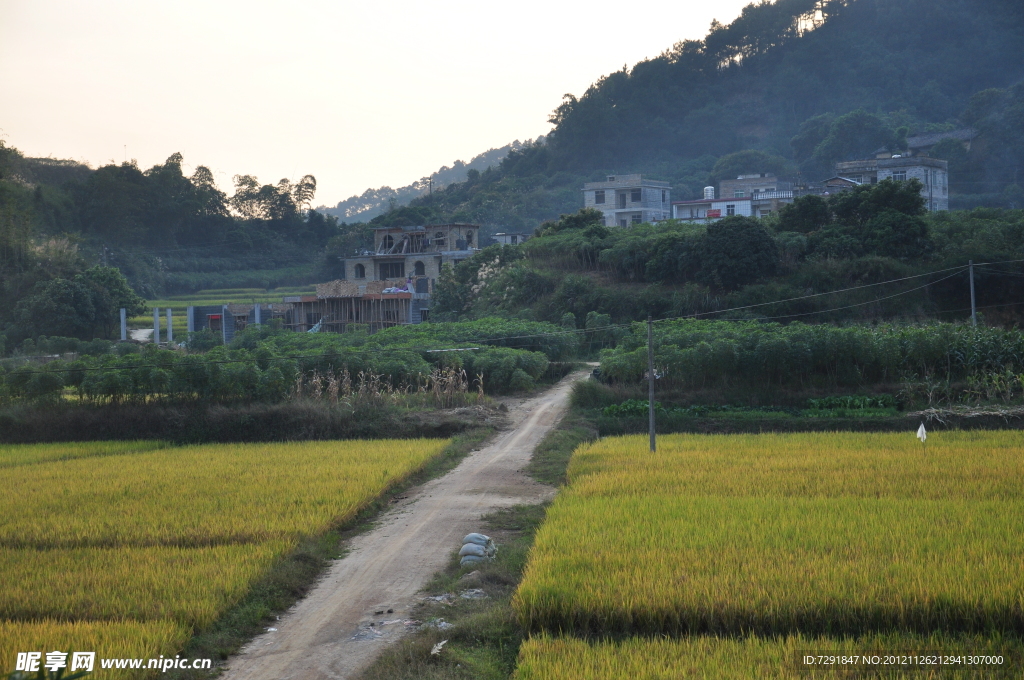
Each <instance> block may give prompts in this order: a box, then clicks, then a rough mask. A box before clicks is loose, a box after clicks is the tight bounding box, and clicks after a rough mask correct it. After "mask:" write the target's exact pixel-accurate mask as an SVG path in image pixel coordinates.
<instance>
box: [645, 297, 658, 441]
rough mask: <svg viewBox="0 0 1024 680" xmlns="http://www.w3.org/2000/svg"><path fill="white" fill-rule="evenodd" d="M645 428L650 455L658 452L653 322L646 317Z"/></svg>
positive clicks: (648, 316)
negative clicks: (647, 433) (648, 435)
mask: <svg viewBox="0 0 1024 680" xmlns="http://www.w3.org/2000/svg"><path fill="white" fill-rule="evenodd" d="M647 419H648V423H647V428H648V429H649V430H650V433H651V453H654V452H655V451H657V450H658V444H657V442H656V441H655V435H654V320H653V319H652V318H651V315H650V314H648V315H647Z"/></svg>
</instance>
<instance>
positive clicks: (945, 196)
mask: <svg viewBox="0 0 1024 680" xmlns="http://www.w3.org/2000/svg"><path fill="white" fill-rule="evenodd" d="M836 175H837V177H838V178H844V179H847V180H850V181H851V182H855V183H856V184H877V183H878V182H881V181H882V180H884V179H894V180H896V181H907V180H910V179H917V180H919V181H920V182H921V197H922V198H924V201H925V207H926V208H927V209H928V210H929V211H933V212H934V211H936V210H949V162H948V161H944V160H941V159H938V158H928V157H927V156H910V155H907V154H890V155H889V157H887V158H868V159H865V160H860V161H846V162H842V163H836ZM833 179H835V178H833Z"/></svg>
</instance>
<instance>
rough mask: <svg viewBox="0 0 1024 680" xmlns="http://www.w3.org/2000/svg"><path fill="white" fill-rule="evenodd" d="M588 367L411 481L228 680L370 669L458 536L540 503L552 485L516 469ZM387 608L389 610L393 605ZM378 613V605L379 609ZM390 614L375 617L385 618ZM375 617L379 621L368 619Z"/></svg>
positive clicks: (306, 677) (311, 677) (516, 405)
mask: <svg viewBox="0 0 1024 680" xmlns="http://www.w3.org/2000/svg"><path fill="white" fill-rule="evenodd" d="M583 375H585V374H583V373H576V374H573V375H570V376H567V377H566V378H564V379H563V380H562V381H561V382H559V383H558V384H557V385H555V386H554V387H553V388H551V389H549V390H547V391H546V392H544V393H543V394H541V395H539V396H537V397H533V398H531V399H526V400H516V401H515V402H513V403H511V404H509V417H510V420H511V422H512V426H511V427H510V428H509V429H508V430H505V431H504V432H500V433H498V434H497V435H496V436H495V437H494V438H493V439H492V440H491V443H490V444H489V445H487V446H486V447H484V448H482V449H480V450H479V451H476V452H474V453H471V454H470V455H468V456H467V457H466V458H465V459H464V460H463V461H462V462H461V463H460V464H459V466H458V467H456V468H455V469H454V470H452V471H451V472H449V473H448V474H447V475H445V476H444V477H441V478H438V479H434V480H432V481H430V482H427V483H426V484H423V485H422V486H419V487H416V488H414V489H410V490H409V493H408V494H407V497H406V499H405V500H402V501H401V502H400V503H399V504H397V505H396V506H395V507H393V508H391V509H390V510H388V512H387V513H385V514H384V515H383V516H382V517H381V518H380V520H379V521H378V523H377V524H376V526H375V527H374V528H373V529H371V530H370V531H369V532H367V533H364V534H360V535H359V536H356V537H355V538H353V539H352V541H351V542H350V544H349V549H350V551H349V553H348V554H347V555H346V556H345V557H344V558H342V559H340V560H338V561H337V562H335V563H334V565H333V566H332V567H331V568H330V570H329V572H328V573H327V575H326V576H325V577H324V578H323V580H321V581H320V582H319V583H318V584H317V585H316V586H315V587H314V589H313V590H312V592H310V594H309V595H308V596H307V597H306V598H305V599H304V600H302V601H301V602H299V603H298V604H296V605H295V606H294V607H293V608H292V609H291V610H289V611H288V612H287V613H286V614H285V615H283V616H282V617H281V620H280V621H278V622H277V623H275V624H274V628H276V630H273V631H268V632H266V633H264V634H263V635H260V636H259V637H257V638H256V639H255V640H253V641H252V642H250V643H249V644H248V645H247V646H246V647H245V648H244V649H243V650H242V651H241V652H240V653H239V655H238V656H237V657H234V658H232V659H230V660H229V661H228V664H227V668H228V670H227V671H226V673H225V675H224V676H223V677H225V678H228V679H229V680H287V679H289V678H296V679H298V678H302V679H303V680H321V679H323V680H326V679H330V680H336V679H338V678H351V677H354V676H355V675H357V674H358V673H359V672H360V671H361V670H362V669H364V668H365V667H366V666H367V665H368V664H369V663H370V662H371V661H372V660H373V659H374V658H375V657H376V655H377V653H378V652H379V651H380V650H381V649H382V646H383V645H386V644H388V643H389V642H393V641H395V640H397V639H399V638H400V637H401V636H402V635H403V633H404V632H405V630H406V628H407V627H406V625H405V624H404V621H406V620H408V619H409V618H410V615H411V612H412V609H413V606H414V605H416V604H417V603H418V602H419V601H420V597H421V595H420V593H419V591H420V589H421V588H422V587H423V586H424V585H425V584H426V583H427V581H428V580H429V579H430V578H431V576H433V574H434V573H435V572H436V571H438V570H440V569H442V568H443V567H444V566H445V565H446V564H447V562H448V558H449V556H450V555H451V553H452V551H453V550H456V549H458V548H459V547H460V546H461V544H462V537H463V536H465V535H466V534H468V533H469V532H471V531H477V530H479V529H480V525H479V524H480V523H479V519H480V517H481V516H483V515H485V514H487V513H489V512H492V511H494V510H496V509H499V508H503V507H508V506H512V505H518V504H523V503H538V502H541V501H543V500H546V499H549V498H551V497H552V496H553V495H554V492H555V490H554V488H552V487H549V486H546V485H543V484H539V483H537V482H535V481H533V480H532V479H530V478H529V477H527V476H526V475H525V474H524V473H522V472H520V470H521V469H522V468H524V467H525V466H526V464H527V463H528V462H529V460H530V456H531V454H532V453H533V449H534V447H535V446H536V445H537V443H538V442H540V440H541V439H542V438H543V437H544V435H546V434H547V433H548V431H549V430H550V429H551V428H552V427H553V426H554V425H555V424H556V423H557V422H558V419H559V418H560V417H561V415H562V413H563V412H564V410H565V407H566V405H567V402H568V396H569V390H570V388H571V387H572V383H573V382H574V381H575V380H578V379H579V378H581V377H582V376H583ZM390 610H393V611H391V612H390V613H388V612H389V611H390ZM378 612H381V613H378ZM382 620H383V621H385V622H390V623H387V625H384V626H381V625H379V624H380V623H381V621H382ZM371 621H373V622H376V624H377V625H375V626H374V627H370V626H369V623H370V622H371Z"/></svg>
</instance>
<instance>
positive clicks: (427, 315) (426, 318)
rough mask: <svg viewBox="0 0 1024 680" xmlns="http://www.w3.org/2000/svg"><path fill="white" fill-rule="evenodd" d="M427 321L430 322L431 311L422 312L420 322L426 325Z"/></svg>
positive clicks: (423, 310) (422, 310) (424, 310)
mask: <svg viewBox="0 0 1024 680" xmlns="http://www.w3.org/2000/svg"><path fill="white" fill-rule="evenodd" d="M427 321H430V310H429V309H421V310H420V322H422V323H426V322H427Z"/></svg>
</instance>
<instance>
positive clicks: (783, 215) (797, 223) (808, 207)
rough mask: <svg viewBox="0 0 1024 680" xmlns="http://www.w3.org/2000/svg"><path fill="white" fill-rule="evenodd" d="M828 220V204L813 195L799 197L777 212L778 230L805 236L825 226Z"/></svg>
mask: <svg viewBox="0 0 1024 680" xmlns="http://www.w3.org/2000/svg"><path fill="white" fill-rule="evenodd" d="M830 218H831V216H830V214H829V208H828V203H827V202H826V201H825V199H824V198H822V197H821V196H815V195H813V194H811V195H807V196H799V197H797V198H796V200H794V201H793V202H792V203H790V204H788V205H784V206H782V209H781V210H779V225H778V230H779V231H793V232H798V233H801V234H807V233H810V232H812V231H817V230H818V229H821V228H822V227H824V226H825V225H827V224H828V223H829V221H830Z"/></svg>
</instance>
